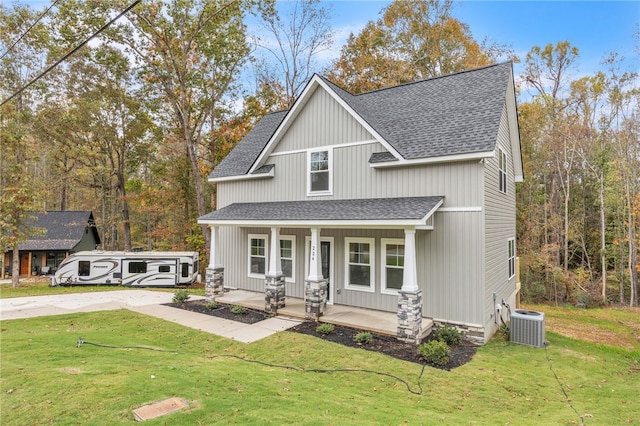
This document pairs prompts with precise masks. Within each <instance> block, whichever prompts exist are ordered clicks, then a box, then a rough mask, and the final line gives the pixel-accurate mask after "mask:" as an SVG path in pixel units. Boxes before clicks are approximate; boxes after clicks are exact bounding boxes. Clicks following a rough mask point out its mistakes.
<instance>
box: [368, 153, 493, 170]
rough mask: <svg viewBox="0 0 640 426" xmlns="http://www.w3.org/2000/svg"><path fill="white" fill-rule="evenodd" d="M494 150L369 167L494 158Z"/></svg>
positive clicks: (378, 166) (371, 165) (387, 162)
mask: <svg viewBox="0 0 640 426" xmlns="http://www.w3.org/2000/svg"><path fill="white" fill-rule="evenodd" d="M494 155H495V154H494V152H493V151H481V152H472V153H469V154H455V155H443V156H441V157H427V158H416V159H413V160H398V161H385V162H383V163H369V167H371V168H373V169H382V168H385V167H402V166H414V165H419V164H435V163H451V162H454V161H470V160H482V159H485V158H492V157H493V156H494Z"/></svg>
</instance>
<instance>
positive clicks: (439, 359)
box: [418, 340, 451, 365]
mask: <svg viewBox="0 0 640 426" xmlns="http://www.w3.org/2000/svg"><path fill="white" fill-rule="evenodd" d="M418 349H419V350H420V353H421V354H422V357H423V358H424V360H425V361H426V362H428V363H430V364H435V365H445V364H446V363H447V362H449V353H450V352H451V350H450V349H449V346H448V345H447V344H446V343H445V342H443V341H441V340H431V341H430V342H428V343H423V344H421V345H420V346H418Z"/></svg>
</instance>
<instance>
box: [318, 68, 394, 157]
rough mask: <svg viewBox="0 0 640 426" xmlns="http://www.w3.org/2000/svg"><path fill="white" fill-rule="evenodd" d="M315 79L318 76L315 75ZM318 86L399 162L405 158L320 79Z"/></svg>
mask: <svg viewBox="0 0 640 426" xmlns="http://www.w3.org/2000/svg"><path fill="white" fill-rule="evenodd" d="M314 77H316V76H315V75H314ZM318 84H319V85H320V86H322V87H323V88H324V89H325V90H326V91H327V92H328V93H329V94H330V95H331V97H332V98H333V99H334V100H335V101H336V102H338V103H339V104H340V105H341V106H342V107H343V108H344V109H345V110H347V111H348V112H349V114H351V116H352V117H353V118H355V119H356V121H357V122H358V123H360V124H361V125H362V126H363V127H364V128H365V129H367V131H368V132H369V133H371V134H372V135H373V137H374V138H375V139H376V140H377V141H378V142H380V143H381V144H382V146H384V147H385V148H386V150H387V151H389V152H390V153H391V154H392V155H393V156H394V157H396V158H397V159H398V160H401V159H402V158H403V157H402V155H400V153H399V152H398V151H396V149H395V148H394V147H393V146H391V144H390V143H389V142H387V141H386V140H385V139H384V138H383V137H382V136H381V135H380V134H379V133H378V132H377V131H376V130H375V129H374V128H373V127H371V125H370V124H369V123H367V121H366V120H364V119H363V118H362V117H361V116H360V114H358V113H357V112H356V111H355V110H354V109H353V108H351V106H349V105H348V104H347V103H346V102H345V101H344V100H343V99H342V98H341V97H340V96H338V94H337V93H336V92H334V91H333V90H331V88H330V87H329V86H327V84H326V83H325V82H324V81H323V80H322V79H321V78H319V77H318Z"/></svg>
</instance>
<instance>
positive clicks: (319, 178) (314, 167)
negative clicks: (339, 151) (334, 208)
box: [307, 150, 332, 195]
mask: <svg viewBox="0 0 640 426" xmlns="http://www.w3.org/2000/svg"><path fill="white" fill-rule="evenodd" d="M308 158H309V160H308V165H309V175H308V180H307V192H308V193H309V195H325V194H331V190H332V182H331V150H324V151H309V154H308Z"/></svg>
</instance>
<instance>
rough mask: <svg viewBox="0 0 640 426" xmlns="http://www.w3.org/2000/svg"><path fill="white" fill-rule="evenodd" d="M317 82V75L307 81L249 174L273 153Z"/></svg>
mask: <svg viewBox="0 0 640 426" xmlns="http://www.w3.org/2000/svg"><path fill="white" fill-rule="evenodd" d="M319 81H321V79H320V77H318V75H317V74H314V75H313V77H312V78H311V80H309V82H308V83H307V85H306V86H305V88H304V90H303V91H302V93H301V94H300V96H299V97H298V99H297V100H296V102H295V103H294V104H293V106H292V107H291V109H290V110H289V112H287V115H286V116H285V117H284V120H282V122H281V123H280V125H279V126H278V128H277V129H276V131H275V132H274V133H273V135H272V136H271V139H269V142H268V143H267V145H266V146H265V147H264V149H263V150H262V152H261V153H260V155H259V156H258V158H257V159H256V161H255V162H254V163H253V165H252V166H251V168H250V169H249V173H253V172H254V171H255V170H256V169H257V168H258V167H260V164H262V161H264V159H265V158H267V157H268V156H269V154H271V151H273V149H274V148H275V146H276V144H277V142H276V141H278V140H279V139H280V135H282V134H284V133H285V132H286V131H287V129H288V128H289V126H291V124H292V123H293V121H294V120H295V118H296V117H297V116H298V114H299V112H300V110H301V109H302V108H303V107H304V105H306V103H307V102H308V101H309V99H310V97H311V95H312V94H313V92H314V91H315V89H316V87H318V85H319V83H318V82H319Z"/></svg>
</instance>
